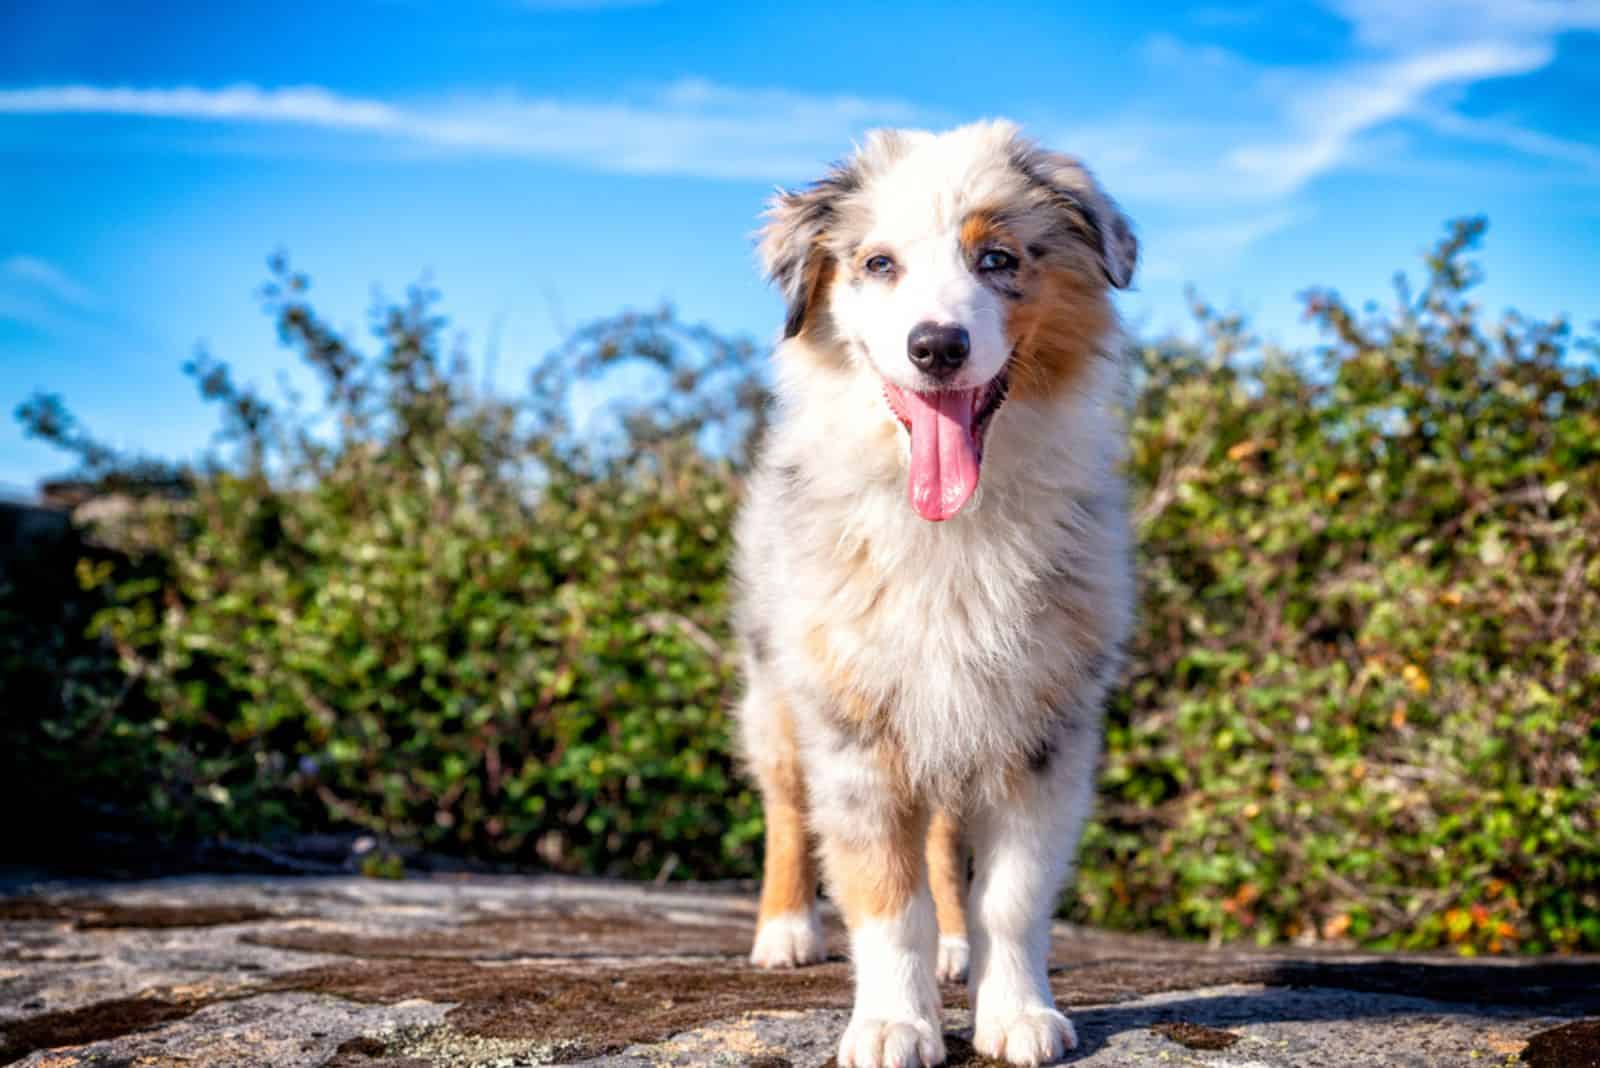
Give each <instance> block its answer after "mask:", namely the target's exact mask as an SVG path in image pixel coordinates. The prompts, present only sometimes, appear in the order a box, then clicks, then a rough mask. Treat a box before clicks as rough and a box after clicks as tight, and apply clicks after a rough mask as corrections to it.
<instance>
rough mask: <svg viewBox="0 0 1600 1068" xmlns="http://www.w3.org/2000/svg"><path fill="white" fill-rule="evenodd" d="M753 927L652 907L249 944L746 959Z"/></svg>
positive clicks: (467, 954)
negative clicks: (689, 918) (696, 919)
mask: <svg viewBox="0 0 1600 1068" xmlns="http://www.w3.org/2000/svg"><path fill="white" fill-rule="evenodd" d="M752 933H753V931H752V927H751V924H750V923H749V922H747V921H745V920H743V919H730V920H729V921H728V922H726V923H684V922H683V921H682V920H681V919H678V918H675V917H672V916H668V915H666V914H662V913H654V912H651V911H649V910H641V911H635V912H634V913H631V914H629V915H627V916H619V915H617V914H615V913H608V914H593V915H589V914H585V913H583V912H581V911H576V910H570V909H548V910H541V911H537V912H527V913H518V914H516V915H510V916H493V917H482V918H478V919H474V920H471V921H469V922H467V923H465V924H462V925H460V926H459V927H452V928H446V929H441V930H431V931H413V932H411V933H409V934H405V935H371V934H360V933H355V932H348V931H328V930H319V929H316V928H299V929H290V930H285V931H261V932H256V933H252V934H248V935H245V936H244V937H243V939H242V941H245V942H250V943H253V944H255V945H261V946H270V947H272V948H275V949H291V950H301V951H306V952H313V953H335V954H338V955H340V956H346V957H361V958H364V959H368V960H390V959H396V958H407V959H414V958H437V959H444V960H480V961H481V960H517V959H527V958H534V957H559V958H562V959H565V960H577V959H584V958H591V957H639V956H650V957H743V956H744V955H745V954H746V953H747V952H749V949H750V938H751V935H752Z"/></svg>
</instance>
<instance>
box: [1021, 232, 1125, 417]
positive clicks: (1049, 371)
mask: <svg viewBox="0 0 1600 1068" xmlns="http://www.w3.org/2000/svg"><path fill="white" fill-rule="evenodd" d="M1019 282H1020V285H1019V288H1020V289H1022V291H1023V296H1022V299H1021V300H1019V301H1018V302H1017V303H1016V304H1015V305H1014V306H1013V307H1012V309H1011V315H1010V316H1009V318H1008V319H1007V321H1006V333H1007V335H1008V336H1009V338H1010V340H1011V345H1012V350H1013V355H1012V358H1011V392H1012V396H1014V397H1017V398H1019V399H1023V400H1032V399H1040V400H1048V399H1051V398H1053V397H1056V396H1059V395H1060V394H1061V392H1062V391H1063V390H1064V389H1066V388H1067V387H1068V386H1069V385H1070V384H1071V383H1072V381H1073V379H1075V378H1076V377H1077V376H1078V375H1079V374H1080V373H1081V372H1082V370H1083V368H1084V367H1085V366H1087V365H1088V363H1089V361H1090V360H1091V359H1093V358H1094V356H1095V354H1096V353H1097V351H1098V350H1099V348H1100V345H1101V343H1102V342H1103V341H1104V340H1105V338H1106V336H1107V335H1108V334H1109V333H1110V331H1111V326H1112V323H1113V322H1114V321H1115V320H1114V313H1113V311H1112V307H1111V299H1110V297H1109V296H1108V295H1107V294H1106V290H1105V286H1104V285H1103V284H1099V283H1097V282H1093V281H1090V279H1089V278H1088V277H1087V276H1086V275H1085V273H1084V272H1082V271H1080V270H1074V269H1073V268H1071V267H1064V266H1059V265H1057V264H1051V263H1042V264H1038V265H1036V266H1033V267H1031V268H1030V269H1028V270H1027V271H1025V272H1022V273H1021V277H1020V278H1019Z"/></svg>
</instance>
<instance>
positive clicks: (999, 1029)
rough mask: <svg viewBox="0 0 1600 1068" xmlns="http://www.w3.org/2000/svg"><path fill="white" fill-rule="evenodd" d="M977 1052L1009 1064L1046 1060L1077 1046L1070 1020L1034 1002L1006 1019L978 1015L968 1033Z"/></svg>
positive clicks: (1055, 1058)
mask: <svg viewBox="0 0 1600 1068" xmlns="http://www.w3.org/2000/svg"><path fill="white" fill-rule="evenodd" d="M972 1044H973V1046H974V1047H976V1048H977V1050H978V1052H979V1053H982V1054H983V1055H984V1056H986V1057H993V1058H994V1059H995V1060H997V1061H1007V1062H1009V1063H1011V1064H1024V1065H1029V1066H1032V1065H1039V1064H1050V1063H1051V1062H1053V1061H1058V1060H1060V1059H1061V1058H1062V1057H1065V1056H1066V1055H1067V1053H1068V1052H1070V1051H1071V1050H1075V1049H1077V1048H1078V1033H1077V1032H1076V1031H1074V1030H1073V1029H1072V1021H1071V1020H1069V1019H1067V1018H1066V1017H1065V1016H1063V1015H1061V1014H1060V1013H1059V1012H1057V1011H1056V1010H1055V1009H1050V1008H1045V1007H1044V1006H1037V1007H1035V1008H1031V1009H1024V1010H1022V1011H1021V1012H1018V1013H1017V1014H1016V1015H1014V1016H1011V1017H1009V1018H1007V1019H993V1018H991V1019H980V1020H978V1023H977V1029H976V1031H975V1033H974V1034H973V1036H972Z"/></svg>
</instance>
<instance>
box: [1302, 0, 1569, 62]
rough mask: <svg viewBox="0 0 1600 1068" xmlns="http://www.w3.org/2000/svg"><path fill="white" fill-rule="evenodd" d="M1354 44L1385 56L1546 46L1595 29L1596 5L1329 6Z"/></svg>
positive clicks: (1441, 0)
mask: <svg viewBox="0 0 1600 1068" xmlns="http://www.w3.org/2000/svg"><path fill="white" fill-rule="evenodd" d="M1332 7H1333V9H1334V10H1335V11H1336V12H1337V13H1338V14H1339V15H1341V16H1343V17H1344V18H1345V19H1346V20H1348V21H1349V22H1350V24H1351V27H1352V29H1353V30H1354V31H1355V36H1356V40H1357V41H1359V42H1360V43H1361V44H1363V45H1367V46H1369V47H1372V48H1377V49H1385V50H1399V51H1404V50H1409V49H1415V48H1417V47H1419V46H1421V45H1433V46H1437V45H1440V44H1444V43H1452V42H1459V41H1500V42H1515V41H1527V40H1537V41H1546V42H1547V41H1548V40H1549V39H1550V38H1552V37H1554V36H1556V35H1557V34H1560V33H1566V32H1569V31H1572V30H1595V29H1600V2H1596V0H1427V2H1425V3H1401V2H1397V0H1333V3H1332Z"/></svg>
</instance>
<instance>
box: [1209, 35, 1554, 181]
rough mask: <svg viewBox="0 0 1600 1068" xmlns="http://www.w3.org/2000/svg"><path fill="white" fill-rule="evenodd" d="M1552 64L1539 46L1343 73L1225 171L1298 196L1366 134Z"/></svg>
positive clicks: (1316, 89)
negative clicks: (1445, 97)
mask: <svg viewBox="0 0 1600 1068" xmlns="http://www.w3.org/2000/svg"><path fill="white" fill-rule="evenodd" d="M1549 58H1550V57H1549V53H1548V50H1546V49H1544V48H1541V47H1538V46H1535V45H1521V44H1509V45H1508V44H1498V43H1483V44H1470V45H1462V46H1458V47H1455V48H1449V49H1443V50H1439V51H1430V52H1425V53H1421V54H1417V55H1408V56H1404V57H1401V58H1398V59H1394V60H1390V61H1387V62H1380V63H1374V64H1361V65H1358V66H1352V67H1349V68H1346V69H1342V70H1339V71H1337V72H1336V73H1335V74H1333V75H1331V76H1330V77H1328V78H1326V79H1324V80H1321V81H1320V83H1318V84H1313V85H1312V86H1310V87H1308V88H1307V89H1305V90H1303V91H1300V92H1295V93H1291V94H1289V95H1288V97H1287V105H1288V107H1287V109H1286V114H1285V116H1284V118H1285V119H1286V120H1287V121H1286V122H1285V129H1284V130H1283V132H1282V135H1281V136H1280V137H1278V138H1276V139H1271V140H1266V141H1262V142H1257V143H1252V144H1244V145H1240V146H1238V147H1236V148H1234V149H1233V150H1231V151H1230V152H1228V153H1227V155H1225V156H1224V157H1223V159H1222V163H1223V165H1224V167H1225V168H1226V169H1227V170H1229V171H1231V172H1233V173H1234V174H1235V175H1236V176H1237V177H1239V178H1242V179H1246V180H1247V181H1248V182H1249V183H1250V186H1251V187H1252V188H1256V189H1259V190H1260V191H1261V192H1262V193H1263V194H1265V195H1267V196H1277V195H1282V194H1288V193H1293V192H1295V191H1297V190H1299V189H1301V188H1302V187H1304V186H1305V185H1306V184H1307V183H1308V182H1311V181H1312V180H1314V179H1316V178H1318V177H1320V176H1322V175H1324V174H1327V173H1328V172H1329V171H1331V170H1333V169H1335V168H1336V167H1338V166H1339V165H1340V164H1342V163H1345V162H1347V161H1348V160H1349V158H1350V154H1351V149H1352V146H1353V145H1354V144H1355V143H1356V140H1357V139H1358V138H1359V137H1360V136H1361V135H1362V134H1365V133H1367V132H1368V131H1370V130H1373V129H1376V128H1377V127H1379V126H1381V125H1383V124H1384V123H1386V122H1390V121H1392V120H1395V119H1399V118H1403V117H1406V116H1408V115H1411V114H1413V113H1414V112H1415V111H1416V110H1417V108H1418V107H1419V106H1420V105H1421V104H1422V103H1423V102H1424V101H1425V100H1427V99H1428V97H1429V95H1430V94H1431V93H1433V92H1435V91H1436V90H1439V89H1441V88H1443V87H1446V86H1452V85H1470V84H1472V83H1473V82H1478V81H1483V80H1484V79H1487V78H1498V77H1505V76H1507V75H1512V74H1525V73H1527V72H1529V71H1533V70H1537V69H1539V68H1540V67H1542V66H1544V65H1545V63H1547V62H1549Z"/></svg>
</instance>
